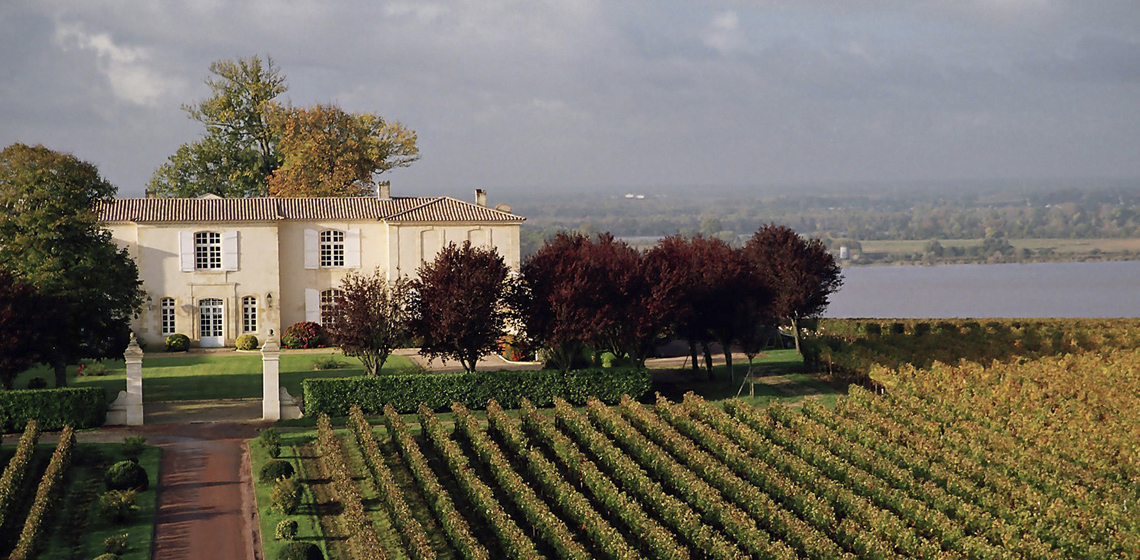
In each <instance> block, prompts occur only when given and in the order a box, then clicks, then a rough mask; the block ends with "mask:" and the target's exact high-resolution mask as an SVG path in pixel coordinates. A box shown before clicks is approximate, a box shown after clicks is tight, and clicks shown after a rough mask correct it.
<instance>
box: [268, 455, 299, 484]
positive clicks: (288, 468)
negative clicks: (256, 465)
mask: <svg viewBox="0 0 1140 560" xmlns="http://www.w3.org/2000/svg"><path fill="white" fill-rule="evenodd" d="M293 472H294V471H293V464H292V463H290V462H289V461H285V460H283V459H270V460H269V461H266V462H265V464H264V465H261V473H260V478H261V481H262V482H272V481H274V480H277V479H278V478H281V477H285V478H291V477H292V476H293Z"/></svg>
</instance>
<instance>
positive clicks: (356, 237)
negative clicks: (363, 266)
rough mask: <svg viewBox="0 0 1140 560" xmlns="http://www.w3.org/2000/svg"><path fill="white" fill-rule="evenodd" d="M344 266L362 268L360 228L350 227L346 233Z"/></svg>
mask: <svg viewBox="0 0 1140 560" xmlns="http://www.w3.org/2000/svg"><path fill="white" fill-rule="evenodd" d="M344 266H345V267H346V268H360V230H358V229H350V230H348V231H346V232H345V233H344Z"/></svg>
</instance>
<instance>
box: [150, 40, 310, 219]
mask: <svg viewBox="0 0 1140 560" xmlns="http://www.w3.org/2000/svg"><path fill="white" fill-rule="evenodd" d="M210 74H211V75H212V76H211V77H209V78H207V79H206V85H207V86H209V87H210V91H211V95H210V97H207V98H206V99H204V100H202V101H200V102H198V103H195V104H193V105H183V106H182V108H183V109H184V110H185V111H186V112H187V113H188V114H189V116H190V118H191V119H194V120H196V121H198V122H200V123H202V124H203V125H205V126H206V134H205V136H204V137H203V138H202V139H201V140H198V141H195V142H190V143H188V144H183V145H182V146H181V147H180V148H179V149H178V151H177V152H176V153H175V154H174V155H172V156H170V159H169V160H168V161H167V162H166V163H165V164H163V165H162V166H161V167H159V168H158V170H157V171H155V174H154V177H152V178H151V180H150V189H151V190H152V191H153V192H155V193H156V194H158V195H159V196H185V197H194V196H200V195H203V194H216V195H218V196H224V197H247V196H265V195H266V194H268V191H267V189H266V187H265V178H266V177H268V176H269V174H270V173H272V172H273V170H274V169H277V167H278V165H279V164H280V156H279V155H278V153H277V139H278V133H277V130H276V126H275V125H274V121H275V120H276V119H278V118H279V117H278V116H277V114H278V112H280V111H281V110H282V109H281V105H280V103H278V102H277V101H276V99H277V97H279V96H280V95H281V94H283V93H285V91H286V90H287V89H288V86H286V85H285V76H284V75H282V74H281V71H280V70H279V69H278V68H277V67H276V66H275V65H274V64H273V59H271V58H270V57H268V56H267V57H265V60H262V59H261V57H259V56H258V55H253V56H251V57H249V58H239V59H237V60H219V61H217V62H214V63H213V64H211V65H210Z"/></svg>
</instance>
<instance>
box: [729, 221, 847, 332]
mask: <svg viewBox="0 0 1140 560" xmlns="http://www.w3.org/2000/svg"><path fill="white" fill-rule="evenodd" d="M744 255H745V256H746V257H747V258H748V260H749V261H750V262H751V263H752V265H753V266H754V267H756V270H757V272H758V274H759V275H760V278H761V279H762V281H763V283H764V285H765V286H767V287H768V289H769V290H771V292H772V294H773V300H772V315H773V316H774V317H778V318H781V319H786V320H789V321H790V322H791V326H792V329H793V331H794V332H793V334H794V335H795V337H796V349H797V350H799V349H800V339H799V320H800V319H801V318H805V317H815V316H818V315H819V314H821V313H823V311H824V310H825V309H826V308H827V304H828V299H827V298H828V296H830V295H831V294H832V293H834V292H835V291H836V290H838V289H839V287H840V286H841V285H843V274H842V271H841V270H840V268H839V265H838V264H837V263H836V262H835V258H834V257H833V256H831V253H828V252H827V247H826V246H824V244H823V242H822V241H820V240H819V239H810V240H808V239H804V238H803V237H801V236H800V235H799V234H797V233H796V232H795V230H793V229H792V228H790V227H788V226H782V225H776V224H769V225H766V226H762V227H760V229H758V230H757V231H756V233H755V234H753V235H752V237H751V238H749V240H748V242H747V243H746V244H745V245H744Z"/></svg>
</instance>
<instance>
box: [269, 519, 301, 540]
mask: <svg viewBox="0 0 1140 560" xmlns="http://www.w3.org/2000/svg"><path fill="white" fill-rule="evenodd" d="M274 536H276V537H277V540H279V541H291V540H293V539H294V538H296V537H297V520H296V519H282V520H281V522H280V523H278V524H277V529H276V531H275V534H274Z"/></svg>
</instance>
